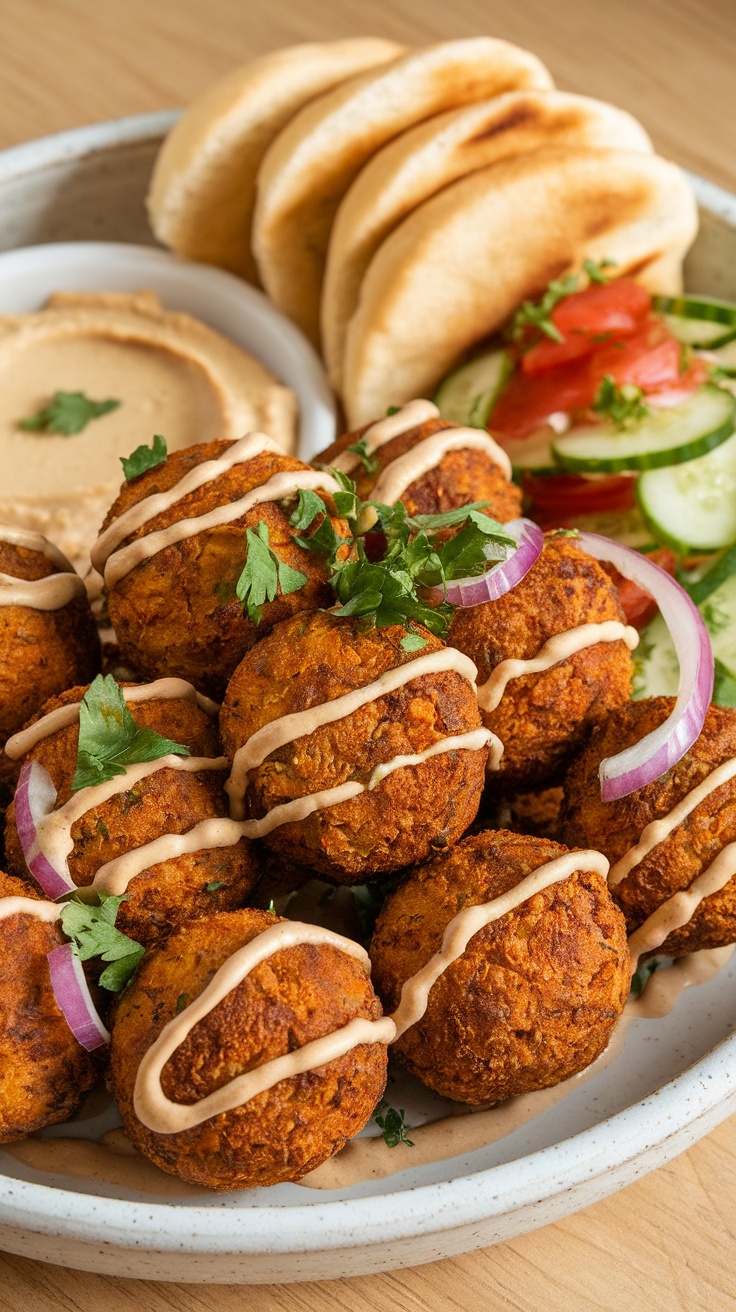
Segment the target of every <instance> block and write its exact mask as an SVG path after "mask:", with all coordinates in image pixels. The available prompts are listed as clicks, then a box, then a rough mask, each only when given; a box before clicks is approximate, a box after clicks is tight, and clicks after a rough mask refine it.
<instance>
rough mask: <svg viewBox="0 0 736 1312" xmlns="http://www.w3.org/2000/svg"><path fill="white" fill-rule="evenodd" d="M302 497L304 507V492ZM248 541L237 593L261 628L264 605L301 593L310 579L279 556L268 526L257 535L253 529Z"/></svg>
mask: <svg viewBox="0 0 736 1312" xmlns="http://www.w3.org/2000/svg"><path fill="white" fill-rule="evenodd" d="M304 495H305V496H306V495H309V494H308V493H305V494H304ZM299 497H300V503H301V497H302V493H301V492H300V493H299ZM296 513H298V510H297V512H296ZM245 541H246V550H247V556H246V561H245V565H244V566H243V570H242V573H241V575H240V578H239V579H238V582H237V584H236V587H235V591H236V593H237V596H238V600H239V601H241V602H242V603H243V605H244V606H245V608H246V610H247V612H248V619H249V620H251V621H252V623H253V624H260V622H261V619H262V617H263V603H264V602H265V601H274V600H275V598H276V596H277V595H278V593H279V591H280V592H281V594H282V596H287V595H288V593H290V592H298V591H299V589H300V588H303V587H304V584H305V583H306V582H307V576H306V574H302V573H301V572H300V571H299V570H298V569H292V568H291V566H290V565H287V564H286V563H285V561H283V560H281V558H280V557H279V556H277V555H276V552H275V551H274V550H273V548H272V547H271V546H270V544H269V541H268V525H267V524H264V522H263V520H261V521H260V523H259V525H258V528H257V530H256V532H255V533H254V532H253V529H252V528H248V529H246V530H245ZM297 541H301V540H300V539H297Z"/></svg>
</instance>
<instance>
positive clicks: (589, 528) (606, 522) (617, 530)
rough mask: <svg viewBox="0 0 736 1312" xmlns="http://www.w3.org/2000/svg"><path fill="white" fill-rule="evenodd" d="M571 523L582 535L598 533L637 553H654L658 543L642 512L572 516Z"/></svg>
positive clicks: (622, 511)
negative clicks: (631, 548)
mask: <svg viewBox="0 0 736 1312" xmlns="http://www.w3.org/2000/svg"><path fill="white" fill-rule="evenodd" d="M569 522H570V524H571V525H572V527H573V528H577V529H579V530H580V532H581V533H598V534H600V536H601V537H603V538H612V539H613V541H614V542H620V543H621V544H622V546H624V547H633V548H634V549H635V550H637V551H643V552H647V551H654V550H655V548H656V547H657V545H658V544H657V543H656V542H655V541H654V540H653V538H652V535H651V533H650V531H649V529H648V528H647V526H646V524H645V523H644V520H643V519H642V517H641V511H640V510H638V509H637V507H634V508H633V509H632V510H616V511H609V513H608V514H597V515H571V516H570V517H569Z"/></svg>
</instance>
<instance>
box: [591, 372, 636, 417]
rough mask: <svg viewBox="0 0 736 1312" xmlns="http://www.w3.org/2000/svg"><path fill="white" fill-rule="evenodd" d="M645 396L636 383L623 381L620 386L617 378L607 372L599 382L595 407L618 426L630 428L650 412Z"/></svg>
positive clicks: (595, 409) (598, 413)
mask: <svg viewBox="0 0 736 1312" xmlns="http://www.w3.org/2000/svg"><path fill="white" fill-rule="evenodd" d="M643 396H644V393H643V392H642V390H641V388H640V387H637V386H636V384H635V383H623V384H622V386H621V387H619V385H618V383H617V382H616V380H615V378H613V377H612V376H611V374H606V375H605V377H604V378H602V379H601V381H600V383H599V384H598V391H597V392H596V394H595V400H594V402H593V409H594V411H595V413H596V414H597V415H602V416H603V417H604V418H606V419H611V420H612V421H613V423H614V424H615V425H616V427H617V428H629V427H631V425H632V424H636V423H638V421H639V420H640V419H645V418H646V416H647V415H648V414H649V406H648V405H647V404H646V403H645V401H644V400H643Z"/></svg>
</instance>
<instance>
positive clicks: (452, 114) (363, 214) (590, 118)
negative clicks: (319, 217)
mask: <svg viewBox="0 0 736 1312" xmlns="http://www.w3.org/2000/svg"><path fill="white" fill-rule="evenodd" d="M568 145H576V146H582V147H585V148H589V147H594V148H595V147H603V146H608V147H611V148H613V149H617V150H635V151H643V152H646V153H648V154H649V153H651V151H652V143H651V141H650V139H649V137H648V136H647V134H646V132H645V131H644V129H643V127H641V125H640V124H639V123H637V121H636V119H635V118H632V116H631V115H630V114H627V113H626V112H625V111H624V110H622V109H616V108H614V106H613V105H607V104H604V103H603V102H602V101H600V100H591V99H590V98H589V97H587V96H577V95H572V94H571V93H568V92H564V91H537V90H528V91H511V92H508V93H507V94H506V95H503V96H496V97H495V98H494V99H493V100H487V101H482V102H481V103H480V104H477V105H469V106H466V107H464V108H463V109H453V110H450V111H449V112H448V113H445V114H438V115H436V116H435V117H434V118H432V119H429V121H428V122H426V123H420V125H419V126H418V127H416V128H412V129H411V130H410V131H409V132H404V133H402V135H401V136H400V137H397V138H396V140H395V141H391V142H389V144H388V145H387V146H384V148H383V150H380V151H379V152H378V154H377V155H374V157H373V159H372V160H370V161H369V162H368V163H367V164H366V165H365V167H364V168H363V169H361V171H360V173H359V174H358V176H357V178H356V179H355V182H354V183H353V185H352V186H351V187H350V189H349V191H348V192H347V194H346V196H345V197H344V198H343V201H342V203H341V205H340V208H339V209H338V211H337V214H336V216H335V222H334V224H333V227H332V234H331V236H330V245H329V250H328V253H327V266H326V269H325V277H324V282H323V285H322V306H321V327H322V353H323V355H324V358H325V362H326V364H327V368H328V371H329V374H330V379H331V381H332V385H333V387H334V388H335V390H336V391H339V390H340V387H341V383H342V377H341V373H342V353H343V349H344V344H345V331H346V328H347V324H348V320H349V319H350V317H351V315H352V314H353V312H354V310H355V308H356V306H357V304H358V296H359V292H360V284H361V281H362V279H363V275H364V273H365V271H366V269H367V268H368V265H369V264H370V261H371V259H372V257H373V255H374V254H375V252H376V250H377V249H378V247H379V246H380V244H381V242H382V241H383V240H384V238H385V237H387V236H388V234H389V233H390V232H392V231H393V229H394V228H395V227H396V226H397V224H399V223H400V222H401V220H402V219H403V218H404V217H405V216H406V215H407V214H409V213H410V212H411V211H412V210H413V209H416V207H417V205H420V204H421V203H422V202H423V201H425V200H427V199H428V197H430V196H433V195H434V194H435V193H436V192H438V191H441V190H442V188H443V187H446V186H448V185H449V184H450V183H451V182H454V181H455V179H456V178H459V177H462V176H463V175H465V174H466V173H473V172H474V171H475V170H476V169H479V168H484V167H486V166H488V165H490V164H497V163H500V162H501V161H503V160H505V159H510V158H513V157H514V156H516V155H523V154H527V153H529V152H530V151H533V150H541V149H543V148H545V147H550V146H568Z"/></svg>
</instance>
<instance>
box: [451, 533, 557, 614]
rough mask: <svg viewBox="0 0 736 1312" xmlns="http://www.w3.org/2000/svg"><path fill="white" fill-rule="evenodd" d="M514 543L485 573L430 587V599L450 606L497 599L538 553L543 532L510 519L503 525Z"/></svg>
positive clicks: (525, 572)
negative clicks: (442, 585) (514, 546)
mask: <svg viewBox="0 0 736 1312" xmlns="http://www.w3.org/2000/svg"><path fill="white" fill-rule="evenodd" d="M504 528H505V529H507V530H508V532H509V534H510V535H511V537H512V538H514V540H515V542H516V548H515V550H514V551H512V553H511V555H510V556H509V557H508V558H507V559H506V560H499V561H498V563H497V564H496V565H493V566H492V568H491V569H489V570H486V572H485V574H478V575H470V576H469V577H467V578H464V579H453V580H452V581H451V582H450V583H448V584H447V589H446V590H445V589H443V588H441V587H436V588H432V589H430V596H431V598H432V600H433V601H449V603H450V605H451V606H457V607H461V608H465V607H468V606H480V605H482V603H483V602H484V601H498V599H499V597H503V596H504V594H505V593H507V592H510V591H511V589H512V588H515V587H516V585H517V583H520V582H521V580H522V579H523V577H524V575H525V574H528V573H529V570H530V569H531V567H532V565H533V564H534V563H535V561H537V560H538V559H539V557H540V555H541V554H542V548H543V546H544V534H543V533H542V530H541V528H540V527H539V525H538V524H535V523H533V521H532V520H531V519H512V520H510V521H509V523H508V524H504Z"/></svg>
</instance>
